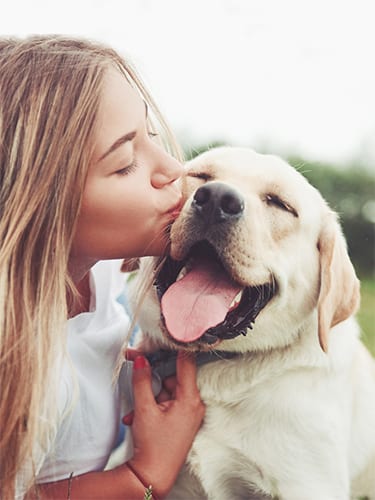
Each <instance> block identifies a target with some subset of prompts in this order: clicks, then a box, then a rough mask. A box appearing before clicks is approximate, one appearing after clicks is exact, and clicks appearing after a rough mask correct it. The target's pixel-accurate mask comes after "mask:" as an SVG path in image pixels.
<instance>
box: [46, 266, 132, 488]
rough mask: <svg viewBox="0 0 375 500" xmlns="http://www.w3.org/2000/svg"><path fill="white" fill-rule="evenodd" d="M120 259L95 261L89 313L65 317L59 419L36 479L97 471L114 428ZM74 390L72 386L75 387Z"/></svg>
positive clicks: (120, 334) (122, 322)
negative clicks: (67, 356) (66, 354)
mask: <svg viewBox="0 0 375 500" xmlns="http://www.w3.org/2000/svg"><path fill="white" fill-rule="evenodd" d="M120 265H121V263H120V261H103V262H100V263H98V264H96V265H95V266H94V267H93V269H92V271H91V276H90V288H91V303H90V312H85V313H81V314H78V315H77V316H75V317H74V318H71V319H69V320H68V337H67V342H68V352H69V354H70V357H71V362H69V360H66V362H65V364H64V366H63V373H62V377H61V386H60V388H59V415H60V416H61V418H62V421H61V424H60V425H59V427H58V429H57V434H56V438H55V440H54V442H53V443H52V444H51V446H50V449H49V451H48V453H47V454H46V455H45V458H44V461H43V465H42V467H41V469H40V471H39V473H38V476H37V482H39V483H45V482H52V481H58V480H60V479H64V478H67V477H69V475H70V474H71V473H73V474H74V476H76V475H78V474H83V473H85V472H90V471H98V470H103V468H104V466H105V465H106V463H107V460H108V458H109V455H110V453H111V451H112V449H113V447H114V444H115V442H116V438H117V436H118V431H119V423H120V404H119V394H118V388H117V386H114V385H113V382H112V379H113V371H114V368H115V365H116V361H117V359H118V356H119V353H120V350H121V347H122V344H123V342H124V340H125V337H126V335H127V333H128V327H129V317H128V316H127V314H126V312H125V309H124V307H123V306H122V305H121V304H120V303H119V302H118V301H117V300H116V299H117V298H118V297H119V296H120V294H121V292H122V291H123V290H124V284H125V275H124V274H123V273H120ZM77 389H78V390H77Z"/></svg>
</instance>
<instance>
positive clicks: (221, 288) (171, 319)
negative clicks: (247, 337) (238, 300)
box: [161, 259, 241, 342]
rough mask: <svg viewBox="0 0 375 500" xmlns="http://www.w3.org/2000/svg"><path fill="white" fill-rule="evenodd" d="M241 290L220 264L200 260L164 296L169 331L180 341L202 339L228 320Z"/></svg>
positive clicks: (162, 304) (162, 302)
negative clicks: (211, 329) (228, 315)
mask: <svg viewBox="0 0 375 500" xmlns="http://www.w3.org/2000/svg"><path fill="white" fill-rule="evenodd" d="M240 290H241V287H239V286H238V285H236V284H235V283H233V282H232V281H230V279H229V277H228V275H227V274H226V273H225V272H224V270H223V269H222V268H221V267H220V266H219V265H218V264H217V263H215V262H212V261H209V260H208V259H201V260H199V262H196V263H195V264H194V266H193V268H192V269H191V270H190V271H189V272H188V274H186V275H185V276H184V277H183V278H182V279H180V280H179V281H177V282H176V283H174V284H173V285H172V286H170V287H169V288H168V290H167V291H166V292H165V294H164V295H163V297H162V300H161V308H162V311H163V315H164V320H165V324H166V327H167V329H168V332H169V333H170V335H171V336H172V337H173V338H174V339H176V340H178V341H180V342H192V341H193V340H196V339H198V338H199V337H201V336H202V335H203V334H204V332H205V331H206V330H207V329H208V328H210V327H212V326H216V325H218V324H219V323H221V322H222V321H223V320H224V318H225V316H226V315H227V313H228V310H229V307H230V304H231V302H232V301H233V299H234V298H235V296H236V295H237V294H238V292H239V291H240Z"/></svg>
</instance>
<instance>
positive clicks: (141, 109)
mask: <svg viewBox="0 0 375 500" xmlns="http://www.w3.org/2000/svg"><path fill="white" fill-rule="evenodd" d="M146 115H147V109H146V105H145V103H144V101H143V100H142V99H141V97H140V96H139V94H138V93H137V91H136V90H134V89H133V88H132V87H131V86H130V84H129V83H128V82H127V80H126V79H125V77H124V76H123V75H121V74H120V73H119V72H118V71H116V70H109V71H108V73H107V75H106V80H105V84H104V89H103V94H102V100H101V105H100V109H99V121H98V128H97V131H96V143H95V144H96V145H95V150H94V161H93V163H92V165H91V166H90V168H89V172H88V177H87V181H86V184H85V188H84V193H83V202H82V208H81V212H80V215H79V218H78V227H77V231H76V234H75V238H74V243H73V250H72V260H73V261H78V262H79V263H80V265H82V264H84V265H85V264H88V265H92V264H93V263H94V262H96V261H98V260H100V259H115V258H124V257H136V256H144V255H161V254H162V253H164V252H165V249H166V247H167V244H168V237H167V235H166V228H167V226H168V224H169V223H170V222H171V221H172V220H173V218H175V217H176V214H177V213H178V207H179V205H180V202H181V193H180V190H179V188H178V187H177V186H176V183H175V181H176V179H178V178H179V176H180V175H181V172H182V166H181V164H180V163H178V162H177V161H176V160H175V159H173V158H172V157H171V156H170V155H168V154H167V153H166V152H165V151H164V150H163V148H162V147H160V146H159V145H158V144H157V143H156V142H155V138H153V137H152V133H151V131H150V130H149V129H148V127H147V123H146Z"/></svg>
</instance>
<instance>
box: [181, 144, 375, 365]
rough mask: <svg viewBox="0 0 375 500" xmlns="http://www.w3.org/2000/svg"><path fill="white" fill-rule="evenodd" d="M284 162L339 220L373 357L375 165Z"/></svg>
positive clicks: (192, 151)
mask: <svg viewBox="0 0 375 500" xmlns="http://www.w3.org/2000/svg"><path fill="white" fill-rule="evenodd" d="M219 145H223V143H222V142H219V141H218V142H215V143H210V144H209V145H206V144H205V145H199V146H195V147H189V148H185V157H186V158H187V159H190V158H193V157H194V156H196V155H197V154H199V153H201V152H203V151H206V150H207V149H210V148H212V147H214V146H219ZM263 152H268V151H263ZM285 159H286V160H287V161H288V162H289V163H290V164H291V165H293V166H294V167H295V168H296V169H297V170H298V171H299V172H301V173H302V174H303V175H304V176H305V177H306V178H307V179H308V180H309V181H310V183H311V184H312V185H313V186H315V187H316V188H317V189H319V191H320V192H321V193H322V195H323V197H324V198H325V199H326V200H327V201H328V203H329V205H330V207H331V208H332V209H333V210H334V211H335V212H337V213H338V214H339V216H340V221H341V224H342V227H343V231H344V234H345V237H346V240H347V243H348V251H349V255H350V258H351V260H352V262H353V264H354V267H355V269H356V271H357V275H358V277H359V278H360V280H361V307H360V310H359V313H358V315H357V317H358V320H359V323H360V326H361V330H362V339H363V342H364V343H365V344H366V345H367V347H368V348H369V349H370V351H371V352H372V354H373V355H374V356H375V226H374V224H375V165H364V164H361V163H360V162H358V163H355V164H354V163H353V164H352V165H346V166H345V167H342V168H339V166H334V165H329V164H323V163H312V162H308V161H306V160H304V159H303V158H299V157H295V156H293V155H290V156H289V157H285Z"/></svg>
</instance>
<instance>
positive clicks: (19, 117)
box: [0, 36, 176, 499]
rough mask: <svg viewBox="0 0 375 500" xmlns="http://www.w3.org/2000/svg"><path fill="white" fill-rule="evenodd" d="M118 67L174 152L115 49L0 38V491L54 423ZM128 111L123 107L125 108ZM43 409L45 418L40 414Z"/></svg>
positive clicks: (5, 494)
mask: <svg viewBox="0 0 375 500" xmlns="http://www.w3.org/2000/svg"><path fill="white" fill-rule="evenodd" d="M111 65H112V66H115V67H117V68H118V69H119V70H120V71H121V72H122V73H123V74H124V75H125V76H126V78H127V79H128V81H129V82H130V83H131V84H132V85H133V86H134V87H135V88H137V89H138V90H139V92H140V94H141V95H142V97H143V98H144V99H145V100H146V102H147V103H148V106H149V108H150V109H151V110H153V111H154V116H156V117H157V119H158V123H159V129H160V127H161V129H163V131H164V136H165V137H166V141H165V144H166V145H168V144H169V145H170V147H168V149H169V150H170V151H171V152H176V150H175V142H174V140H173V137H172V136H171V135H170V133H169V129H168V126H167V125H166V124H165V122H164V121H163V120H162V119H161V117H160V114H159V113H158V111H157V108H156V107H155V105H154V103H153V101H152V99H151V97H150V96H149V94H148V93H147V92H146V90H145V89H144V86H143V85H142V82H141V81H140V80H139V78H138V77H137V75H136V73H135V72H134V70H133V69H132V67H131V66H130V65H129V64H128V63H126V62H125V61H124V60H123V59H122V58H121V57H119V55H118V54H117V53H115V52H114V51H113V50H111V49H109V48H106V47H103V46H101V45H99V44H94V43H91V42H88V41H84V40H75V39H68V38H64V37H55V36H48V37H32V38H27V39H25V40H18V39H0V210H1V218H0V426H1V432H0V492H1V493H0V495H1V497H2V498H4V499H8V498H13V497H14V494H15V483H16V478H17V475H18V474H19V472H20V468H22V467H23V466H24V464H25V463H26V464H29V465H30V464H31V467H34V468H35V464H33V460H32V458H33V448H34V447H35V443H36V442H37V443H38V445H39V446H43V443H45V442H46V440H47V439H48V433H49V431H50V427H49V426H48V425H47V422H54V418H55V416H56V415H55V413H54V412H55V408H56V405H55V401H54V393H55V392H57V391H56V387H57V383H58V380H57V375H58V370H57V367H56V364H57V363H58V361H59V359H61V353H63V352H64V346H65V326H66V319H67V304H66V297H67V293H71V292H72V290H73V289H74V287H73V285H72V282H71V280H70V278H69V275H68V259H69V252H70V248H71V244H72V237H73V235H74V232H75V225H76V220H77V214H78V213H79V210H80V204H81V196H82V192H83V188H84V184H85V179H86V174H87V170H88V166H89V164H90V161H91V158H92V150H93V131H94V129H95V125H96V119H97V111H98V106H99V100H100V93H101V88H102V82H103V75H104V73H105V71H106V70H107V69H108V67H109V66H111ZM124 112H126V110H124ZM41 417H43V418H41Z"/></svg>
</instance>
